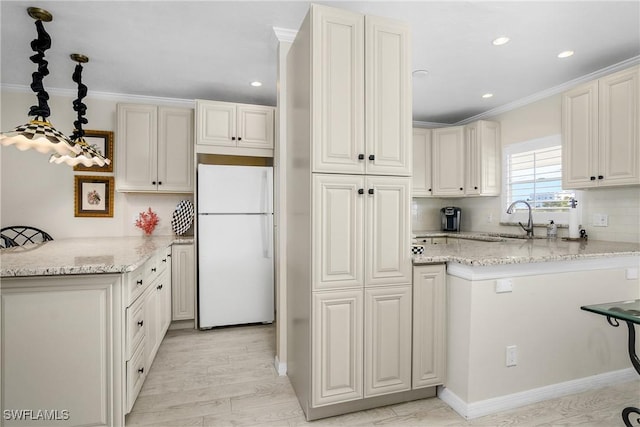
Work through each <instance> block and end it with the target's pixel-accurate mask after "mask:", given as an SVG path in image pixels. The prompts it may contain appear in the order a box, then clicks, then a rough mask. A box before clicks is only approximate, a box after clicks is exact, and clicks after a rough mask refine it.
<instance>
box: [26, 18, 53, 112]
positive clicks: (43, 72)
mask: <svg viewBox="0 0 640 427" xmlns="http://www.w3.org/2000/svg"><path fill="white" fill-rule="evenodd" d="M36 30H37V31H38V38H37V39H34V40H33V41H32V42H31V49H32V50H33V51H34V52H36V54H35V55H32V56H31V57H30V58H29V59H31V62H33V63H35V64H38V71H36V72H34V73H33V74H32V75H31V76H32V82H31V90H33V91H34V92H36V95H37V97H38V105H33V106H31V109H30V110H29V115H30V116H36V117H41V118H42V119H46V118H47V117H49V115H50V114H51V111H50V110H49V104H48V103H47V101H48V100H49V94H48V93H47V91H46V90H44V85H43V84H42V80H43V79H44V77H45V76H47V75H49V63H48V62H47V60H46V59H44V52H45V51H46V50H47V49H49V48H50V47H51V37H49V34H48V33H47V32H46V31H45V29H44V25H42V21H41V20H37V21H36Z"/></svg>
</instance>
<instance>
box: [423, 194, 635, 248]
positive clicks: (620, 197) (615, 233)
mask: <svg viewBox="0 0 640 427" xmlns="http://www.w3.org/2000/svg"><path fill="white" fill-rule="evenodd" d="M581 197H582V225H583V227H584V228H585V229H586V230H587V233H588V235H589V239H593V240H606V241H614V242H636V243H637V242H640V189H639V188H638V187H625V188H615V187H612V188H603V189H592V190H587V191H583V192H582V196H581ZM444 206H458V207H460V208H462V216H461V221H460V225H461V231H475V232H487V233H489V232H495V233H524V232H523V231H522V230H521V229H520V227H518V226H509V225H500V216H501V213H502V206H501V198H500V197H466V198H460V199H439V198H414V199H413V200H412V204H411V226H412V230H414V231H417V230H439V229H440V208H442V207H444ZM594 214H604V215H607V216H608V226H607V227H596V226H594V225H593V216H594ZM533 218H534V222H536V221H535V213H534V217H533ZM535 233H536V235H540V236H542V235H545V234H546V229H545V227H536V228H535ZM566 236H568V229H567V228H564V227H562V228H559V229H558V237H566Z"/></svg>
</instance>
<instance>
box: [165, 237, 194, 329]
mask: <svg viewBox="0 0 640 427" xmlns="http://www.w3.org/2000/svg"><path fill="white" fill-rule="evenodd" d="M195 292H196V276H195V250H194V246H193V245H173V246H172V248H171V293H172V304H171V307H172V311H173V316H172V319H173V320H189V319H193V318H195Z"/></svg>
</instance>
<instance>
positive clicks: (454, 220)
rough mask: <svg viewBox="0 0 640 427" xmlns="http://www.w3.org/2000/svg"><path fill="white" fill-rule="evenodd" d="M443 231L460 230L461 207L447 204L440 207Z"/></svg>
mask: <svg viewBox="0 0 640 427" xmlns="http://www.w3.org/2000/svg"><path fill="white" fill-rule="evenodd" d="M440 219H441V220H442V231H460V208H456V207H455V206H447V207H444V208H442V209H440Z"/></svg>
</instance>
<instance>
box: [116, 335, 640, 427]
mask: <svg viewBox="0 0 640 427" xmlns="http://www.w3.org/2000/svg"><path fill="white" fill-rule="evenodd" d="M274 354H275V331H274V326H272V325H259V326H241V327H232V328H222V329H216V330H210V331H194V330H178V331H169V332H168V333H167V336H166V337H165V339H164V341H163V342H162V344H161V346H160V349H159V350H158V355H157V356H156V360H155V361H154V362H153V366H152V367H151V370H150V372H149V375H148V376H147V379H146V381H145V383H144V386H143V387H142V390H141V392H140V395H139V397H138V399H137V401H136V404H135V406H134V407H133V410H132V411H131V413H130V414H129V415H127V418H126V424H127V426H137V425H146V426H158V427H163V426H171V427H179V426H203V427H204V426H243V425H253V426H283V427H290V426H291V427H293V426H300V425H305V424H309V425H312V426H318V427H319V426H340V425H359V426H373V425H389V426H401V425H402V426H506V425H519V426H570V425H580V426H594V427H596V426H597V427H604V426H622V425H623V423H622V420H621V417H620V413H621V411H622V409H623V408H624V407H626V406H630V405H635V406H638V404H639V403H640V380H636V379H633V380H632V381H630V382H627V383H623V384H620V385H616V386H612V387H607V388H603V389H599V390H594V391H588V392H584V393H580V394H575V395H570V396H566V397H562V398H558V399H553V400H548V401H545V402H541V403H537V404H533V405H529V406H526V407H523V408H519V409H515V410H512V411H508V412H502V413H499V414H496V415H490V416H486V417H482V418H477V419H474V420H471V421H466V420H465V419H463V418H462V417H460V416H459V415H458V414H457V413H455V412H454V411H453V410H452V409H451V408H449V406H447V404H445V403H444V402H442V401H441V400H440V399H438V398H432V399H425V400H419V401H414V402H408V403H402V404H397V405H391V406H386V407H383V408H377V409H371V410H368V411H362V412H356V413H353V414H347V415H342V416H338V417H332V418H327V419H324V420H318V421H313V422H312V423H307V422H306V421H305V419H304V415H303V413H302V410H301V409H300V406H299V405H298V401H297V399H296V396H295V394H294V392H293V389H292V388H291V385H290V383H289V381H288V379H287V377H279V376H278V375H277V373H276V371H275V369H274V366H273V362H274Z"/></svg>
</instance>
